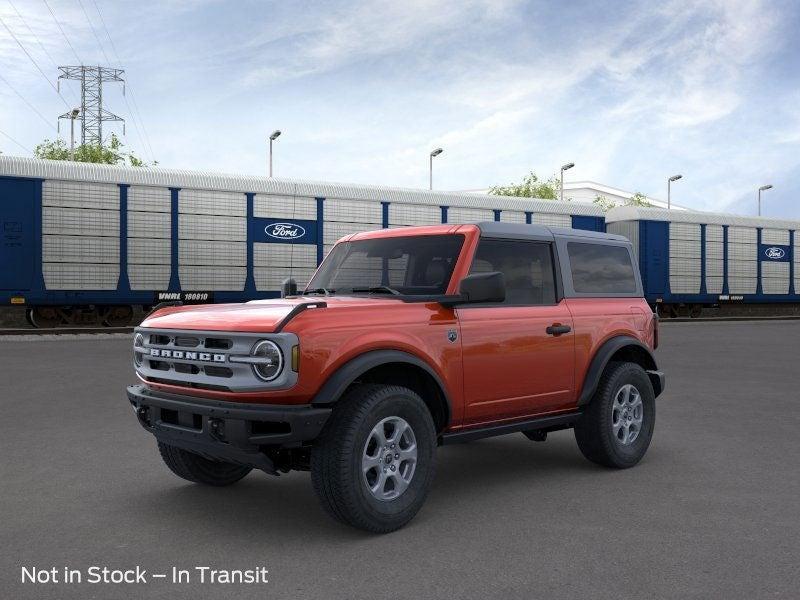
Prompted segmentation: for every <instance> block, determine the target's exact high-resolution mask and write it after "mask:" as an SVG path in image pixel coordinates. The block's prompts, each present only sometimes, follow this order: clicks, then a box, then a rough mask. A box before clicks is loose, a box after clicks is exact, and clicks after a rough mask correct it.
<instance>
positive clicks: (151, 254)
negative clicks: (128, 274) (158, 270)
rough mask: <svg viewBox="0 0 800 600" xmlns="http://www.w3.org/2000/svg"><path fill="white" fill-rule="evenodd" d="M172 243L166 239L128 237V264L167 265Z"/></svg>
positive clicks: (169, 261) (170, 255)
mask: <svg viewBox="0 0 800 600" xmlns="http://www.w3.org/2000/svg"><path fill="white" fill-rule="evenodd" d="M171 261H172V245H171V243H170V240H168V239H148V238H131V237H129V238H128V264H138V265H168V264H170V263H171Z"/></svg>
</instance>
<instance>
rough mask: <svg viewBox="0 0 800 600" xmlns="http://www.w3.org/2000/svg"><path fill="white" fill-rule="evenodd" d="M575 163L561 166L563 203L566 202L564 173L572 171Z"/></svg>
mask: <svg viewBox="0 0 800 600" xmlns="http://www.w3.org/2000/svg"><path fill="white" fill-rule="evenodd" d="M574 166H575V163H567V164H565V165H562V166H561V201H562V202H563V201H564V171H566V170H568V169H571V168H572V167H574Z"/></svg>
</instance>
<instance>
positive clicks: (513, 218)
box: [500, 210, 526, 225]
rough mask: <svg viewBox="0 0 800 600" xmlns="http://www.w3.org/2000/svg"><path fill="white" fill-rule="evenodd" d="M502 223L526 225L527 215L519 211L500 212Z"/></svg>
mask: <svg viewBox="0 0 800 600" xmlns="http://www.w3.org/2000/svg"><path fill="white" fill-rule="evenodd" d="M500 221H501V222H503V223H522V224H523V225H524V224H525V222H526V221H525V213H524V212H522V211H519V210H504V211H501V212H500Z"/></svg>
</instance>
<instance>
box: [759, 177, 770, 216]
mask: <svg viewBox="0 0 800 600" xmlns="http://www.w3.org/2000/svg"><path fill="white" fill-rule="evenodd" d="M771 189H772V184H771V183H768V184H767V185H762V186H761V187H760V188H758V216H759V217H760V216H761V192H764V191H766V190H771Z"/></svg>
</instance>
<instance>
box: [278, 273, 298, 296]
mask: <svg viewBox="0 0 800 600" xmlns="http://www.w3.org/2000/svg"><path fill="white" fill-rule="evenodd" d="M286 296H297V282H296V281H295V280H294V279H292V278H291V277H289V278H287V279H284V280H283V281H282V282H281V298H286Z"/></svg>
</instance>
